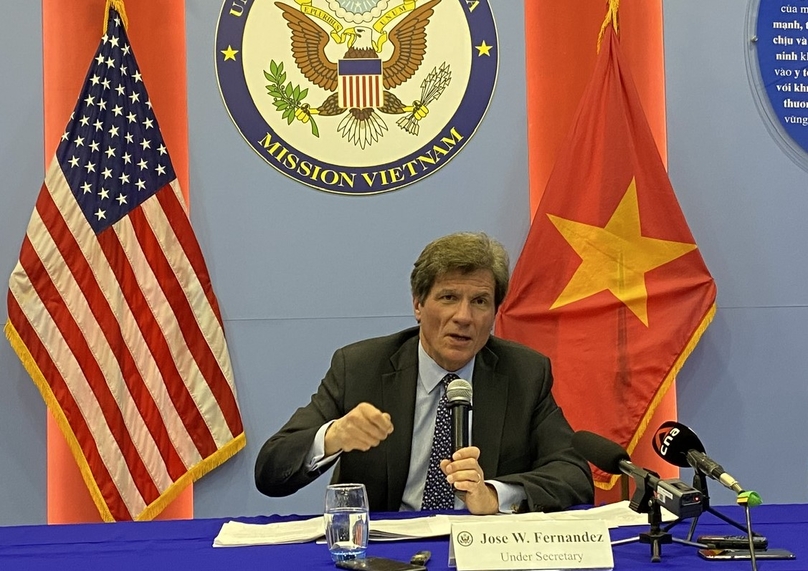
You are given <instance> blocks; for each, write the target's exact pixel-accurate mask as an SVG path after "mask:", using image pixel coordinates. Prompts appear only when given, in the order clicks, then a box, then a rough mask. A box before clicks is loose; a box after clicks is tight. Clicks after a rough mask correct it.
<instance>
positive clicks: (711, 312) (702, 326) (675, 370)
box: [595, 303, 716, 490]
mask: <svg viewBox="0 0 808 571" xmlns="http://www.w3.org/2000/svg"><path fill="white" fill-rule="evenodd" d="M715 310H716V305H715V303H713V304H712V305H711V306H710V307H709V309H708V310H707V313H706V314H705V315H704V317H703V318H702V320H701V322H700V323H699V326H698V327H696V330H695V331H694V332H693V335H692V336H691V337H690V341H688V342H687V345H685V348H684V349H683V350H682V352H681V353H680V354H679V357H677V359H676V361H674V363H673V366H672V367H671V369H670V371H668V374H667V375H665V379H664V380H663V381H662V384H661V385H660V386H659V389H658V390H657V392H656V394H655V395H654V398H653V399H652V400H651V404H650V405H649V406H648V410H646V411H645V415H644V416H643V418H642V420H641V421H640V424H639V426H638V427H637V431H636V432H635V433H634V437H633V438H632V439H631V442H629V444H628V446H627V447H626V451H627V452H628V453H629V455H631V453H632V452H634V449H635V448H636V447H637V444H639V442H640V439H641V438H642V436H643V434H645V429H646V428H648V424H649V423H650V422H651V419H652V418H653V416H654V413H655V412H656V409H657V407H658V406H659V403H661V402H662V399H663V398H664V397H665V395H666V394H667V392H668V389H669V388H670V387H671V385H672V384H673V381H674V379H676V375H678V374H679V371H680V370H681V369H682V365H684V363H685V361H686V360H687V358H688V357H689V356H690V354H691V353H692V352H693V349H695V348H696V345H697V344H698V342H699V340H700V339H701V336H702V335H703V334H704V331H705V330H706V329H707V326H708V325H710V322H711V321H712V320H713V317H715ZM618 479H620V476H619V475H613V476H612V477H611V478H610V479H609V481H608V482H595V485H596V486H597V487H598V488H600V489H601V490H611V489H612V487H614V485H615V483H617V480H618Z"/></svg>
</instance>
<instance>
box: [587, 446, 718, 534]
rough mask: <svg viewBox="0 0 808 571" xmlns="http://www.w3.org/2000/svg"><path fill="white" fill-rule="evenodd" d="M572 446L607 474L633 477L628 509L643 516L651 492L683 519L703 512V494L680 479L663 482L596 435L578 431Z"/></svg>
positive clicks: (619, 449)
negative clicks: (633, 486)
mask: <svg viewBox="0 0 808 571" xmlns="http://www.w3.org/2000/svg"><path fill="white" fill-rule="evenodd" d="M572 447H573V448H574V449H575V451H576V452H578V453H579V454H580V455H581V456H583V457H584V458H585V459H586V460H587V461H589V462H591V463H592V464H594V465H595V466H596V467H598V468H600V469H601V470H603V471H604V472H606V473H608V474H625V475H627V476H631V477H632V478H634V481H635V482H636V483H637V493H636V494H635V496H634V497H633V498H632V500H631V502H630V504H629V507H631V509H632V510H634V511H636V512H639V513H643V512H644V511H646V510H647V509H648V506H646V505H642V503H643V502H645V501H646V499H647V498H648V497H649V495H646V493H645V491H649V492H650V493H651V494H652V497H653V499H654V501H655V502H656V503H658V504H659V505H661V506H663V507H665V508H666V509H667V510H669V511H670V512H672V513H674V514H676V515H677V516H679V517H681V518H686V517H694V516H697V515H699V514H701V512H702V494H701V492H699V491H698V490H697V489H695V488H693V487H691V486H688V485H687V484H685V483H684V482H682V481H681V480H679V479H674V478H671V479H665V480H663V479H661V478H660V477H659V475H658V474H656V473H655V472H652V471H650V470H646V469H645V468H641V467H639V466H637V465H636V464H633V463H632V462H631V457H630V456H629V455H628V452H626V451H625V450H624V449H623V447H622V446H620V445H619V444H617V443H616V442H612V441H611V440H609V439H608V438H604V437H603V436H600V435H598V434H595V433H594V432H588V431H586V430H579V431H578V432H576V433H575V434H573V435H572Z"/></svg>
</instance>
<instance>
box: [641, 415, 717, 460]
mask: <svg viewBox="0 0 808 571" xmlns="http://www.w3.org/2000/svg"><path fill="white" fill-rule="evenodd" d="M651 446H653V448H654V451H655V452H656V453H657V454H659V455H660V456H661V457H662V458H664V459H665V460H667V461H668V462H670V463H671V464H673V465H674V466H680V467H682V468H687V467H688V466H690V463H689V462H688V459H687V453H688V452H689V451H690V450H696V451H698V452H704V445H703V444H702V443H701V440H699V437H698V436H696V433H695V432H693V431H692V430H690V429H689V428H688V427H687V426H685V425H684V424H680V423H678V422H674V421H673V420H668V421H666V422H663V423H662V424H661V425H660V427H659V428H658V429H657V431H656V434H654V438H653V439H652V440H651Z"/></svg>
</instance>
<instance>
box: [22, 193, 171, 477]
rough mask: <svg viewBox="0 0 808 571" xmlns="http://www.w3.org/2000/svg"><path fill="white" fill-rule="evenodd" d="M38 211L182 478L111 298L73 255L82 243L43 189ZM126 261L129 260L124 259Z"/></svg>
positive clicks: (159, 443) (148, 424)
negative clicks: (123, 334)
mask: <svg viewBox="0 0 808 571" xmlns="http://www.w3.org/2000/svg"><path fill="white" fill-rule="evenodd" d="M37 211H38V212H39V214H40V217H41V218H42V221H43V223H44V224H45V226H46V227H47V228H48V230H49V232H50V234H51V236H52V237H53V239H54V241H55V242H56V246H57V248H59V251H60V252H61V254H62V257H63V258H64V261H65V263H66V264H67V266H68V267H69V268H70V273H71V274H72V275H73V279H75V280H76V283H77V284H78V286H79V289H80V290H81V292H82V293H83V294H84V296H85V297H86V298H87V303H88V305H89V307H90V310H91V311H92V312H93V315H94V316H95V318H96V321H97V322H98V325H99V327H100V329H101V331H102V332H103V333H104V337H105V338H106V340H107V342H108V343H109V345H110V348H111V349H112V352H113V354H114V356H115V358H116V359H117V361H118V366H119V367H120V370H121V375H122V377H123V380H124V382H125V383H126V386H127V388H128V389H129V393H130V394H131V396H132V399H133V401H134V402H135V404H136V405H137V408H138V411H139V412H140V415H141V417H142V418H143V421H144V422H145V423H146V427H147V428H148V430H149V433H150V434H151V435H152V438H153V439H154V441H155V443H156V444H157V447H158V450H159V452H160V455H161V457H162V458H163V462H164V463H165V465H166V468H167V471H168V473H169V475H170V476H171V478H172V479H173V480H176V479H178V478H180V477H181V476H182V474H183V473H184V472H185V470H186V466H185V464H184V463H183V461H182V460H181V459H180V457H179V455H178V454H177V451H176V449H175V448H174V445H173V444H172V443H171V438H170V436H169V435H168V431H167V430H166V426H165V424H164V423H163V421H162V418H161V415H160V409H159V408H158V407H157V404H156V403H155V402H154V399H153V398H152V395H151V393H150V392H149V389H148V387H146V384H145V382H144V379H143V377H142V376H141V374H140V371H139V370H138V368H137V366H136V364H135V361H134V359H133V358H132V354H131V352H130V350H129V347H128V346H127V344H126V342H125V341H124V340H123V336H122V334H121V329H120V323H119V322H118V318H117V317H116V316H115V314H114V313H113V312H112V309H111V308H110V306H109V302H108V301H107V299H106V297H105V296H104V293H103V292H102V291H101V288H100V287H99V285H98V282H97V281H96V280H95V278H94V273H93V269H92V268H91V267H90V265H89V264H88V263H87V260H86V259H85V258H84V256H73V255H71V252H78V251H79V245H78V243H77V242H76V240H75V237H74V236H73V234H72V233H71V232H70V229H69V228H68V227H67V224H66V223H65V221H64V219H63V218H62V216H61V214H60V213H59V211H58V210H57V208H56V205H55V204H54V203H53V201H52V199H51V195H50V193H48V192H43V193H42V194H41V195H40V196H39V199H38V200H37ZM124 263H126V262H125V259H124Z"/></svg>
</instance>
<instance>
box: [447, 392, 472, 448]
mask: <svg viewBox="0 0 808 571" xmlns="http://www.w3.org/2000/svg"><path fill="white" fill-rule="evenodd" d="M446 400H447V401H448V403H447V405H446V406H448V407H449V410H450V411H451V413H452V451H453V452H456V451H457V450H459V449H461V448H466V447H467V446H471V423H470V422H469V415H470V413H471V383H469V382H468V381H466V380H464V379H455V380H453V381H452V382H450V383H449V385H448V386H447V387H446Z"/></svg>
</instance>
